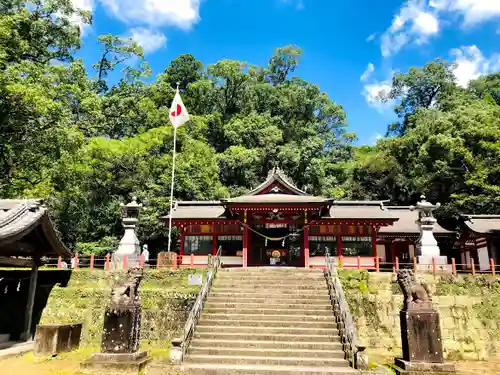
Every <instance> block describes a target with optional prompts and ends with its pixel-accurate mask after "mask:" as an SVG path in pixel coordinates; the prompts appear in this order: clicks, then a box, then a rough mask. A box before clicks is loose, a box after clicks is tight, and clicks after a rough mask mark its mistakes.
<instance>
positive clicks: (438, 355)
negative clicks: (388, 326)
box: [399, 303, 443, 363]
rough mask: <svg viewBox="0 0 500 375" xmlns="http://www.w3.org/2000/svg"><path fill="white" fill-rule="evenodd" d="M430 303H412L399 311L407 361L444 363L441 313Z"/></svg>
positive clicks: (404, 354)
mask: <svg viewBox="0 0 500 375" xmlns="http://www.w3.org/2000/svg"><path fill="white" fill-rule="evenodd" d="M429 305H430V304H426V303H423V304H421V305H414V306H413V305H412V306H411V308H409V309H408V310H401V311H400V312H399V319H400V322H401V341H402V349H403V359H404V360H405V361H411V362H413V361H415V362H422V363H443V343H442V342H441V328H440V324H439V313H438V312H437V311H436V310H433V309H432V307H431V306H429ZM419 307H420V308H419Z"/></svg>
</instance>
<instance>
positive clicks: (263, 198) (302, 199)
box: [222, 194, 331, 204]
mask: <svg viewBox="0 0 500 375" xmlns="http://www.w3.org/2000/svg"><path fill="white" fill-rule="evenodd" d="M222 202H223V203H226V202H227V203H255V204H266V203H281V204H285V203H292V204H293V203H325V204H328V203H330V202H331V200H329V199H327V198H323V197H314V196H312V195H293V194H260V195H242V196H239V197H236V198H229V199H227V200H222Z"/></svg>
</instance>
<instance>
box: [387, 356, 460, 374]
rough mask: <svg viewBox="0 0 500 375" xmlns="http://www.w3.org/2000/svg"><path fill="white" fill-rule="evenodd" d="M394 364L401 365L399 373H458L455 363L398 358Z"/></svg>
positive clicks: (397, 371)
mask: <svg viewBox="0 0 500 375" xmlns="http://www.w3.org/2000/svg"><path fill="white" fill-rule="evenodd" d="M394 364H395V365H396V366H397V367H399V369H397V370H396V373H397V374H398V375H425V374H429V375H437V374H439V375H456V373H457V371H456V369H455V365H454V364H453V363H429V362H418V361H411V362H410V361H405V360H404V359H401V358H396V359H395V360H394Z"/></svg>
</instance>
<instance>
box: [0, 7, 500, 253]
mask: <svg viewBox="0 0 500 375" xmlns="http://www.w3.org/2000/svg"><path fill="white" fill-rule="evenodd" d="M1 9H2V12H1V13H0V30H1V32H0V41H1V43H0V66H1V70H0V196H1V197H3V198H18V197H47V198H49V204H50V207H51V212H52V215H53V219H54V220H55V222H56V224H57V227H58V229H59V231H60V232H61V234H62V236H63V239H64V241H65V242H66V243H68V244H69V245H70V246H71V247H73V248H75V249H77V250H79V251H82V252H89V251H101V250H102V249H106V248H107V247H109V246H113V244H115V243H116V239H117V238H118V237H119V235H120V233H121V230H122V229H121V225H120V217H119V210H118V207H119V204H120V203H121V202H125V201H127V200H129V199H130V197H131V196H132V195H136V196H137V197H138V198H139V199H140V200H141V202H142V203H144V205H145V207H146V210H145V211H144V213H143V215H142V218H141V224H140V225H141V227H140V235H141V240H142V241H149V242H154V241H157V242H158V243H160V244H161V243H162V241H164V238H165V228H164V226H163V225H162V224H161V223H159V222H158V217H159V216H161V215H164V214H166V213H167V211H168V208H169V204H170V202H169V196H170V194H169V193H170V191H169V189H170V169H171V166H172V148H173V137H172V135H173V133H172V127H171V125H170V124H169V117H168V112H169V106H170V103H171V101H172V99H173V97H174V94H175V88H176V87H177V84H179V89H180V90H181V93H182V97H183V100H184V102H185V104H186V107H187V108H188V110H189V112H190V115H191V120H190V121H189V122H188V123H187V124H186V125H185V126H183V127H181V128H180V129H179V132H178V137H177V145H176V147H177V150H178V157H177V161H176V185H175V191H174V196H175V198H176V199H179V200H212V199H219V198H222V197H229V196H235V195H239V194H242V193H244V192H246V191H248V190H249V189H251V188H252V187H254V186H255V184H256V183H258V182H260V181H262V179H264V178H265V176H266V175H267V173H268V171H269V169H270V168H272V167H274V166H279V167H280V168H282V169H283V170H285V172H286V173H287V175H288V176H289V177H290V178H291V179H292V180H293V181H294V182H295V183H296V184H297V186H298V187H299V188H301V189H303V190H305V191H307V192H309V193H311V194H316V195H322V196H326V197H332V198H336V199H340V198H342V199H377V200H378V199H390V200H391V201H392V202H393V203H394V204H413V203H415V201H416V199H417V198H418V197H419V196H420V194H421V193H426V194H427V195H428V198H430V199H431V200H438V201H440V202H441V203H443V204H444V208H445V209H444V210H441V212H442V215H453V214H456V213H458V212H467V213H498V212H499V211H500V184H499V182H500V167H499V165H498V160H500V142H499V140H500V107H499V104H500V78H499V76H500V73H496V74H491V75H489V76H484V77H480V78H478V79H476V80H474V81H472V82H471V83H470V85H469V87H468V88H466V89H464V88H460V87H458V86H457V84H456V82H455V79H454V74H453V69H454V65H453V64H449V63H447V62H445V61H442V60H435V61H432V62H429V63H428V64H427V65H425V66H424V67H414V68H411V69H410V70H409V71H408V72H406V73H401V74H398V75H396V76H395V77H394V79H393V83H392V88H391V90H390V92H388V93H386V95H385V96H384V97H381V100H387V99H395V100H397V106H396V107H395V111H396V113H397V114H398V116H399V119H400V120H399V121H398V122H397V123H396V124H390V125H389V126H388V135H390V136H389V137H387V138H385V139H383V140H381V141H379V142H378V143H377V144H376V145H374V146H360V147H358V146H355V145H354V141H356V135H355V134H353V133H352V132H349V131H348V128H347V122H346V113H345V111H344V109H343V107H342V105H341V104H339V103H336V102H335V101H334V100H333V99H332V98H330V97H329V96H328V95H327V94H326V93H324V92H322V91H321V89H320V88H319V87H318V86H317V85H315V84H313V83H310V82H306V81H304V80H302V79H301V78H300V77H299V75H298V74H300V63H301V60H302V59H303V58H306V56H304V54H303V51H302V50H301V49H300V48H298V47H297V46H293V45H290V46H283V47H280V48H277V49H276V50H275V51H274V54H271V56H270V58H269V63H268V64H267V65H265V66H254V65H251V64H249V63H247V62H243V61H235V60H222V61H218V62H215V63H213V64H209V65H206V66H205V65H203V64H202V63H201V62H200V61H198V60H197V59H196V57H195V56H192V55H190V54H182V55H180V56H179V57H177V58H176V59H174V60H173V61H171V62H170V63H169V64H168V65H167V66H165V68H164V69H163V71H162V72H161V73H160V74H158V75H157V76H156V77H152V79H151V80H148V82H146V81H145V80H144V78H145V77H147V76H149V75H150V74H151V71H150V69H149V66H148V64H147V62H146V60H145V58H144V54H143V51H142V48H141V46H139V45H138V44H137V43H135V42H134V41H133V40H130V39H124V38H121V37H118V36H113V35H102V36H100V37H98V41H99V43H100V44H101V46H102V49H101V52H102V53H101V56H100V57H99V59H98V60H97V61H95V62H93V67H94V70H90V71H87V70H86V69H85V65H84V62H83V61H82V60H81V59H78V58H76V57H75V56H76V55H75V53H76V52H77V51H78V49H79V48H80V45H81V40H80V33H81V29H80V26H79V24H78V23H75V19H78V20H80V21H81V22H83V23H90V22H91V17H90V15H89V14H87V13H85V12H81V11H78V10H76V9H75V8H74V7H73V6H72V3H71V1H69V0H52V1H38V0H35V1H30V2H29V6H28V2H26V1H24V0H4V1H2V4H1ZM91 63H92V62H91ZM111 72H114V73H113V76H116V74H121V78H120V79H119V80H118V81H117V82H114V83H112V82H110V80H109V79H108V78H109V75H110V73H111ZM96 249H97V250H96Z"/></svg>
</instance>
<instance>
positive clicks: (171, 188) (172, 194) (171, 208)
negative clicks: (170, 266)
mask: <svg viewBox="0 0 500 375" xmlns="http://www.w3.org/2000/svg"><path fill="white" fill-rule="evenodd" d="M177 92H179V82H177ZM174 122H175V123H174V124H172V125H174V147H173V151H172V181H171V183H170V215H168V252H170V250H171V249H172V214H173V212H172V211H173V208H174V181H175V179H174V178H175V144H176V143H177V117H174Z"/></svg>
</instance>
